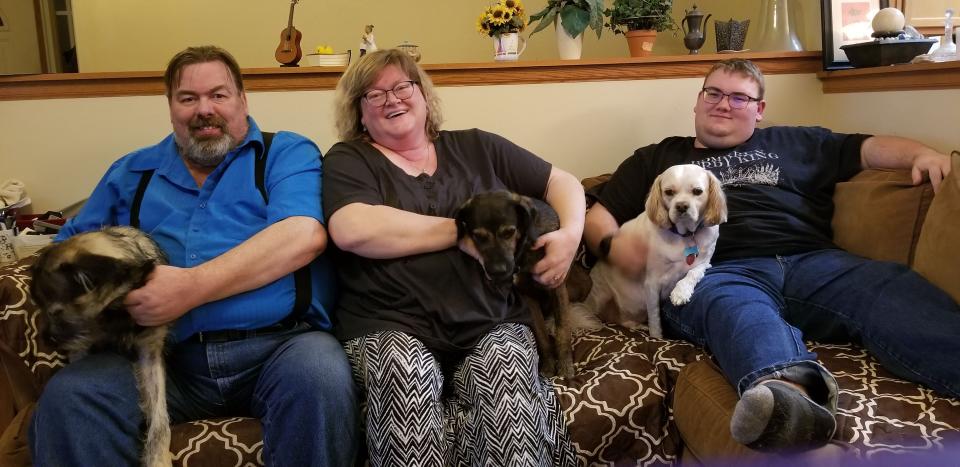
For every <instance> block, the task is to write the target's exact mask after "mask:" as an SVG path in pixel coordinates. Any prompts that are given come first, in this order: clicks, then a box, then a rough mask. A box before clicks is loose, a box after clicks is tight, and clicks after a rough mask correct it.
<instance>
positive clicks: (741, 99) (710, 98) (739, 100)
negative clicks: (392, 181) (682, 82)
mask: <svg viewBox="0 0 960 467" xmlns="http://www.w3.org/2000/svg"><path fill="white" fill-rule="evenodd" d="M700 94H701V95H702V96H703V101H704V102H706V103H707V104H719V103H720V101H722V100H723V98H724V97H726V98H727V101H728V102H729V103H730V107H733V108H734V109H743V108H745V107H746V106H748V105H750V103H751V102H760V99H757V98H756V97H750V96H748V95H746V94H744V93H742V92H731V93H729V94H728V93H725V92H723V91H721V90H719V89H717V88H703V89H701V90H700ZM397 97H400V96H397Z"/></svg>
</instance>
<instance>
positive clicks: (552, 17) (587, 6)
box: [530, 0, 603, 60]
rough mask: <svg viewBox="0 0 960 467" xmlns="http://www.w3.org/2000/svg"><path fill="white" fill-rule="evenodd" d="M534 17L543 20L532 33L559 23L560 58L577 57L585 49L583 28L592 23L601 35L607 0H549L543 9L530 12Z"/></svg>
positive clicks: (533, 19) (532, 17)
mask: <svg viewBox="0 0 960 467" xmlns="http://www.w3.org/2000/svg"><path fill="white" fill-rule="evenodd" d="M533 21H539V22H540V24H538V25H537V27H536V28H535V29H534V30H533V32H531V33H530V35H531V36H532V35H534V34H536V33H537V32H538V31H541V30H543V29H544V28H546V27H547V26H549V25H551V24H555V25H556V30H557V48H558V49H559V51H560V58H561V59H562V60H576V59H579V58H580V53H581V51H582V50H583V32H584V31H586V29H587V27H588V26H589V27H590V29H593V30H594V31H596V32H597V38H598V39H599V38H600V33H601V32H602V31H603V0H547V6H546V7H544V9H543V10H541V11H540V12H538V13H536V14H533V15H530V22H531V23H532V22H533Z"/></svg>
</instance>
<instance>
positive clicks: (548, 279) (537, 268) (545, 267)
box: [532, 228, 580, 289]
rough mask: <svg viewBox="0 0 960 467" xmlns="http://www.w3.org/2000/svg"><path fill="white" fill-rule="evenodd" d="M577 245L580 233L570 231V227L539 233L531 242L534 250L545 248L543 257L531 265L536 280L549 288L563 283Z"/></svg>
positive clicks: (575, 253)
mask: <svg viewBox="0 0 960 467" xmlns="http://www.w3.org/2000/svg"><path fill="white" fill-rule="evenodd" d="M579 246H580V235H575V234H573V233H571V230H570V229H563V228H561V229H559V230H554V231H553V232H550V233H546V234H543V235H541V236H540V238H538V239H537V241H536V243H534V244H533V249H534V250H538V249H540V248H545V250H544V252H545V253H544V256H543V259H541V260H540V261H539V262H538V263H537V264H535V265H534V266H533V271H532V272H533V275H534V278H535V279H536V280H537V282H539V283H541V284H543V285H544V286H546V287H549V288H551V289H554V288H557V287H559V286H560V285H561V284H563V281H564V279H565V278H566V277H567V272H568V271H569V270H570V265H571V264H572V263H573V258H574V257H575V256H576V255H577V248H578V247H579Z"/></svg>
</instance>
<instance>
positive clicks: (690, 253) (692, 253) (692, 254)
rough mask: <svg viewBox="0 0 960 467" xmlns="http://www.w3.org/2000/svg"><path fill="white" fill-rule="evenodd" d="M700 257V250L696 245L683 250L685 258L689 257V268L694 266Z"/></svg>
mask: <svg viewBox="0 0 960 467" xmlns="http://www.w3.org/2000/svg"><path fill="white" fill-rule="evenodd" d="M698 255H700V248H697V246H696V245H694V246H688V247H686V248H684V249H683V256H686V257H687V266H690V265H692V264H693V262H694V260H696V259H697V256H698Z"/></svg>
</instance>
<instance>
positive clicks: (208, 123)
mask: <svg viewBox="0 0 960 467" xmlns="http://www.w3.org/2000/svg"><path fill="white" fill-rule="evenodd" d="M204 127H215V128H219V129H220V131H223V132H226V130H227V121H226V120H224V119H222V118H220V117H196V118H194V119H192V120H190V131H197V130H199V129H201V128H204Z"/></svg>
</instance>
